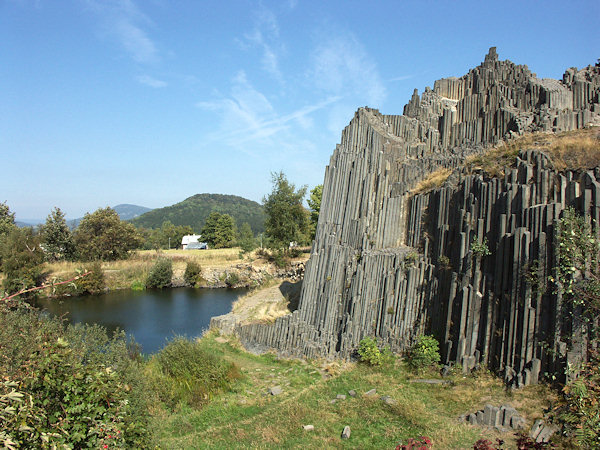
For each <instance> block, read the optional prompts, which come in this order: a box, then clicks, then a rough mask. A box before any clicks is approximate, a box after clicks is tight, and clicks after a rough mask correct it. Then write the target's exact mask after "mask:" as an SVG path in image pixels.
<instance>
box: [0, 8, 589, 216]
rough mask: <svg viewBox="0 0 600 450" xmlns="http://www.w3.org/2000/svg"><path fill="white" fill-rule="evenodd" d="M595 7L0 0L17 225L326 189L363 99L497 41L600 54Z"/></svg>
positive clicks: (515, 57)
mask: <svg viewBox="0 0 600 450" xmlns="http://www.w3.org/2000/svg"><path fill="white" fill-rule="evenodd" d="M599 23H600V2H598V1H597V0H593V1H577V0H574V1H568V2H566V1H564V0H561V1H554V0H550V1H543V2H542V1H508V0H506V1H501V2H494V3H492V2H487V1H481V0H479V1H453V2H450V1H447V2H446V1H427V0H422V1H400V0H396V1H371V2H365V1H364V0H362V1H354V0H348V1H302V0H288V1H286V0H279V1H262V2H254V1H241V0H234V1H223V0H220V1H201V0H198V1H183V0H182V1H172V2H171V1H166V0H143V1H142V0H60V1H59V0H0V58H1V61H2V63H1V64H0V152H1V155H2V158H1V161H2V169H3V170H2V177H0V201H6V202H7V203H8V205H9V206H10V208H11V210H12V211H14V212H16V215H17V218H18V219H20V220H28V219H34V218H38V219H43V218H45V217H46V215H48V213H49V212H50V210H51V209H52V208H53V207H54V206H58V207H60V208H61V209H62V210H63V211H64V212H66V214H67V217H68V218H76V217H80V216H82V215H83V214H84V213H85V212H88V211H89V212H91V211H94V210H95V209H97V208H99V207H104V206H109V205H110V206H114V205H117V204H119V203H133V204H138V205H142V206H147V207H162V206H167V205H171V204H173V203H176V202H179V201H181V200H183V199H185V198H187V197H189V196H191V195H194V194H197V193H204V192H208V193H223V194H235V195H240V196H243V197H246V198H249V199H252V200H255V201H259V202H260V201H261V199H262V197H263V196H264V195H265V194H267V193H268V192H269V191H270V190H271V181H270V173H271V172H275V171H279V170H282V171H283V172H284V173H286V174H287V176H288V178H289V179H290V180H291V181H292V182H293V183H295V184H296V185H304V184H306V185H308V187H309V189H310V188H312V187H313V186H315V185H316V184H319V183H322V182H323V176H324V170H325V166H326V164H327V163H328V161H329V157H330V155H331V153H332V151H333V149H334V148H335V145H336V144H337V143H338V142H339V139H340V134H341V131H342V129H343V127H344V126H345V125H347V123H348V122H349V120H350V119H351V118H352V116H353V114H354V112H355V110H356V109H357V108H358V107H360V106H365V105H368V106H371V107H374V108H378V109H379V110H380V111H381V112H383V113H386V114H401V113H402V108H403V106H404V104H405V103H406V102H407V101H408V100H409V98H410V95H411V94H412V91H413V89H414V88H417V89H418V90H419V92H422V91H423V89H424V88H425V86H432V85H433V82H434V80H436V79H438V78H441V77H447V76H461V75H463V74H465V73H466V72H467V71H468V70H469V69H470V68H472V67H475V66H477V65H478V64H479V63H480V62H481V61H483V58H484V56H485V54H486V53H487V50H488V48H489V47H491V46H496V47H497V48H498V54H499V56H500V59H510V60H511V61H513V62H515V63H518V64H528V66H529V68H530V69H531V70H532V71H533V72H535V73H537V75H538V76H539V77H552V78H560V77H562V74H563V72H564V70H565V69H566V68H568V67H572V66H576V67H579V68H581V67H583V66H586V65H588V64H593V63H595V62H596V60H597V59H598V58H599V57H600V53H599V51H598V50H599V49H600V31H598V30H599V25H598V24H599Z"/></svg>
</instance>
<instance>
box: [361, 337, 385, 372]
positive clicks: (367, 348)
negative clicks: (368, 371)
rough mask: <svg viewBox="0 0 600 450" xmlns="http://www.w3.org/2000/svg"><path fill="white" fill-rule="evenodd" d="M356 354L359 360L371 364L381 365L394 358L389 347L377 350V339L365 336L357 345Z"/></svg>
mask: <svg viewBox="0 0 600 450" xmlns="http://www.w3.org/2000/svg"><path fill="white" fill-rule="evenodd" d="M358 356H359V357H360V360H361V361H363V362H365V363H367V364H369V365H371V366H381V365H382V364H386V363H389V362H391V361H393V359H394V355H393V354H392V352H391V351H390V349H389V347H387V346H386V347H384V348H383V350H379V347H377V339H375V338H374V337H365V338H363V339H361V341H360V343H359V346H358Z"/></svg>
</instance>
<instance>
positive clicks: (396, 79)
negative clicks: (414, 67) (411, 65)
mask: <svg viewBox="0 0 600 450" xmlns="http://www.w3.org/2000/svg"><path fill="white" fill-rule="evenodd" d="M413 77H414V75H401V76H399V77H393V78H390V79H389V80H388V81H405V80H410V79H411V78H413Z"/></svg>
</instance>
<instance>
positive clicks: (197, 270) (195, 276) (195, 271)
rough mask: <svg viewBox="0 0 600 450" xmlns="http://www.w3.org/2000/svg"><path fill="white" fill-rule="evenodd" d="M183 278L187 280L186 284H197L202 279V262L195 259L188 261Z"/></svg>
mask: <svg viewBox="0 0 600 450" xmlns="http://www.w3.org/2000/svg"><path fill="white" fill-rule="evenodd" d="M183 279H184V280H185V282H186V284H188V285H190V286H197V285H198V283H199V282H200V281H201V279H202V267H200V264H198V263H197V262H194V261H190V262H188V263H187V265H186V266H185V273H184V274H183Z"/></svg>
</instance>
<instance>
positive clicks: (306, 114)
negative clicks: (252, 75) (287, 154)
mask: <svg viewBox="0 0 600 450" xmlns="http://www.w3.org/2000/svg"><path fill="white" fill-rule="evenodd" d="M339 99H340V97H339V96H331V97H328V98H326V99H324V100H321V101H319V102H316V103H314V104H311V105H306V106H303V107H301V108H299V109H297V110H295V111H292V112H290V113H287V114H278V113H277V112H276V110H275V108H274V107H273V105H272V104H271V102H270V101H269V100H268V99H267V97H266V96H265V95H264V94H262V93H261V92H259V91H258V90H256V89H255V88H254V87H253V86H252V85H251V84H250V82H249V81H248V79H247V77H246V74H245V73H244V72H243V71H242V72H240V73H238V74H237V75H236V77H235V78H234V80H233V85H232V88H231V95H230V96H228V97H226V98H220V99H217V100H213V101H203V102H198V103H196V106H197V107H199V108H201V109H204V110H208V111H214V112H217V113H218V114H219V115H220V117H221V125H220V127H219V129H218V131H217V132H216V133H214V134H213V135H212V136H211V140H215V141H220V142H224V143H225V144H227V145H229V146H232V147H235V148H241V146H242V144H246V143H265V142H266V140H268V139H269V138H271V137H272V136H274V135H276V134H280V133H282V132H286V133H292V134H295V131H294V129H295V126H298V127H300V128H301V129H306V128H307V127H310V126H311V124H312V122H311V120H310V115H311V114H312V113H314V112H316V111H318V110H320V109H323V108H325V107H327V106H328V105H331V104H332V103H335V102H337V101H338V100H339ZM286 138H289V135H288V136H286V137H285V138H283V139H280V141H281V140H284V141H285V140H286ZM278 139H279V138H278ZM287 140H289V139H287ZM291 140H293V139H291ZM244 151H245V152H246V153H250V154H252V155H253V156H254V153H252V152H251V151H249V150H248V149H247V148H244ZM263 156H264V155H263Z"/></svg>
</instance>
